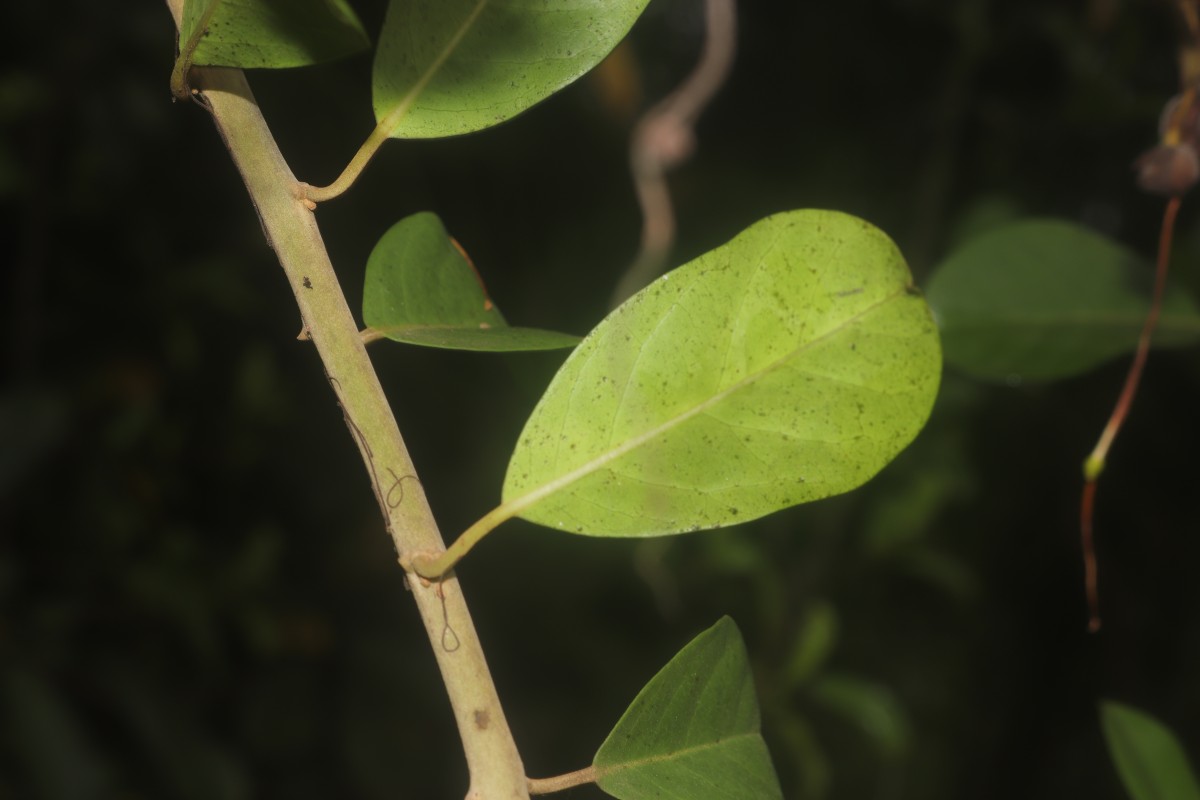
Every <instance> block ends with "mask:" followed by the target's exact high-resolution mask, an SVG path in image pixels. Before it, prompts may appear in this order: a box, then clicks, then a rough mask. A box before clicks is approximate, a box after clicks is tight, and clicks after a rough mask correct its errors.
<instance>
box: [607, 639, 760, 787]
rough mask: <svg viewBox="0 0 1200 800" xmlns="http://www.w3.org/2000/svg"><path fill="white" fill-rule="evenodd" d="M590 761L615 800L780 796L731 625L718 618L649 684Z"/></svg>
mask: <svg viewBox="0 0 1200 800" xmlns="http://www.w3.org/2000/svg"><path fill="white" fill-rule="evenodd" d="M593 764H594V766H595V768H596V772H597V778H596V783H597V784H598V785H599V786H600V788H601V789H603V790H604V791H606V792H608V793H609V794H610V795H612V796H613V797H617V798H620V800H650V799H651V798H653V799H654V800H728V798H731V797H744V798H753V800H770V798H776V797H779V798H782V797H783V795H782V793H781V792H780V789H779V780H778V778H776V776H775V768H774V767H773V766H772V765H771V756H770V754H769V753H768V752H767V746H766V743H765V742H763V739H762V735H761V734H760V733H759V714H758V699H757V698H756V697H755V694H754V681H753V678H752V677H751V674H750V664H749V662H748V660H747V658H746V646H745V644H744V643H743V642H742V636H741V634H740V633H738V629H737V625H735V624H734V622H733V620H731V619H730V618H729V617H722V618H721V619H720V620H719V621H718V622H717V624H716V625H714V626H712V627H711V628H709V629H708V630H707V631H705V632H704V633H702V634H700V635H699V636H697V637H696V638H695V639H693V640H692V641H691V642H690V643H689V644H688V645H687V646H686V647H684V648H683V649H682V650H680V651H679V653H678V654H676V656H675V657H674V658H673V659H671V661H670V663H668V664H667V665H666V666H665V667H663V668H662V671H660V672H659V673H658V674H657V675H655V676H654V677H653V678H651V679H650V682H649V683H647V684H646V686H645V688H644V689H642V691H641V692H640V693H639V694H638V696H637V697H636V698H635V699H634V701H633V703H632V704H631V705H630V706H629V708H628V710H626V712H625V714H624V716H622V717H621V719H620V721H619V722H618V723H617V725H616V727H614V728H613V730H612V733H610V734H609V736H608V738H607V739H606V740H605V741H604V744H602V745H601V746H600V749H599V750H598V751H597V752H596V758H595V760H594V762H593Z"/></svg>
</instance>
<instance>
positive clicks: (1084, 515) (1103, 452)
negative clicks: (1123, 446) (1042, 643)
mask: <svg viewBox="0 0 1200 800" xmlns="http://www.w3.org/2000/svg"><path fill="white" fill-rule="evenodd" d="M1179 203H1180V198H1179V196H1175V197H1172V198H1171V199H1170V200H1168V201H1167V207H1166V208H1165V209H1164V210H1163V222H1162V230H1161V232H1160V233H1159V237H1158V263H1157V266H1156V269H1155V274H1154V296H1153V298H1152V299H1151V301H1150V311H1149V312H1148V313H1147V314H1146V321H1145V322H1144V323H1143V324H1142V333H1141V336H1139V337H1138V343H1137V350H1136V351H1135V352H1134V355H1133V363H1132V364H1130V365H1129V373H1128V374H1127V375H1126V376H1125V385H1124V386H1123V387H1121V394H1120V395H1119V396H1118V397H1117V404H1116V406H1115V407H1114V408H1113V411H1112V414H1111V415H1110V416H1109V418H1108V424H1107V425H1105V426H1104V431H1103V432H1102V433H1101V434H1100V440H1099V441H1098V442H1096V446H1095V447H1094V448H1092V452H1091V453H1090V454H1089V455H1088V457H1087V460H1085V461H1084V462H1083V478H1084V485H1083V497H1082V498H1081V500H1080V503H1079V529H1080V541H1081V545H1082V549H1083V570H1084V583H1085V586H1086V591H1087V601H1088V612H1089V620H1088V630H1090V631H1098V630H1100V596H1099V591H1098V589H1097V578H1096V550H1095V544H1094V538H1093V533H1092V518H1093V512H1094V509H1095V505H1096V482H1097V481H1098V480H1099V479H1100V474H1101V473H1102V472H1104V464H1105V459H1106V458H1107V457H1108V450H1109V448H1110V447H1112V443H1113V441H1114V440H1115V439H1116V438H1117V434H1118V433H1120V431H1121V426H1122V425H1124V424H1125V419H1126V418H1127V417H1128V416H1129V409H1130V408H1131V407H1132V406H1133V398H1134V397H1135V396H1136V395H1137V389H1138V385H1139V384H1140V383H1141V380H1142V370H1143V369H1144V368H1145V366H1146V357H1147V356H1148V355H1149V354H1150V340H1151V338H1152V337H1153V335H1154V329H1155V328H1156V327H1158V317H1159V314H1160V313H1161V312H1162V302H1163V293H1164V292H1165V291H1166V288H1167V268H1168V266H1169V265H1170V262H1171V237H1172V236H1173V234H1174V231H1175V218H1176V217H1177V216H1178V215H1179Z"/></svg>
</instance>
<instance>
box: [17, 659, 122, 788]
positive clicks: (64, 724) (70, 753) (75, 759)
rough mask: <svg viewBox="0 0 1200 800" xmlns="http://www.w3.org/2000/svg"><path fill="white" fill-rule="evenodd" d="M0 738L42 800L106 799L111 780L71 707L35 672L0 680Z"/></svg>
mask: <svg viewBox="0 0 1200 800" xmlns="http://www.w3.org/2000/svg"><path fill="white" fill-rule="evenodd" d="M0 712H2V713H0V719H2V720H3V729H2V730H3V736H4V740H5V742H6V744H7V745H9V747H10V750H9V752H10V753H11V755H12V756H14V757H15V761H16V762H17V763H18V764H20V766H21V767H22V768H23V771H24V772H25V773H26V776H27V778H28V781H29V786H31V787H32V788H33V790H34V796H35V797H38V798H41V799H42V800H90V799H91V798H94V797H101V796H103V795H104V787H105V785H106V784H107V783H108V778H109V776H108V775H106V774H105V768H104V765H103V761H102V759H101V756H100V753H99V752H98V751H97V750H96V748H95V746H94V745H93V744H92V742H91V741H89V737H88V736H87V735H86V733H85V731H84V728H83V726H82V725H81V724H80V721H79V719H78V718H77V717H76V715H75V714H74V713H73V712H72V710H71V707H70V704H69V703H68V702H67V700H66V699H65V698H63V697H62V696H61V695H60V694H59V692H58V691H57V690H56V689H55V688H54V686H52V685H51V684H50V683H48V682H46V681H45V680H43V679H42V678H41V677H40V676H39V675H36V674H35V673H33V672H30V671H27V670H24V669H19V668H10V669H8V670H6V671H5V672H4V673H3V674H2V675H0Z"/></svg>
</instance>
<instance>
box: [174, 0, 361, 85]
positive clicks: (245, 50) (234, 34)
mask: <svg viewBox="0 0 1200 800" xmlns="http://www.w3.org/2000/svg"><path fill="white" fill-rule="evenodd" d="M198 28H203V29H204V30H205V32H204V33H203V34H202V35H201V36H200V38H199V40H198V41H197V42H196V47H195V49H194V50H193V51H192V60H191V63H193V64H197V65H211V66H219V67H239V68H242V69H250V68H254V67H267V68H280V67H300V66H304V65H307V64H316V63H319V62H322V61H330V60H333V59H335V58H341V57H343V56H347V55H350V54H351V53H357V52H359V51H361V50H366V49H367V48H368V47H370V45H371V43H370V41H369V40H368V39H367V34H366V31H364V30H363V26H362V23H361V22H359V21H358V17H357V16H356V15H355V14H354V10H353V9H351V8H350V6H349V4H348V3H347V2H346V0H207V2H205V0H188V2H187V3H186V4H185V5H184V9H183V24H182V26H181V27H180V32H179V41H180V46H181V47H186V46H187V43H188V42H190V41H191V40H192V37H193V34H194V33H195V32H196V30H197V29H198Z"/></svg>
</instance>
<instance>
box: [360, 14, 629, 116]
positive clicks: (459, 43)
mask: <svg viewBox="0 0 1200 800" xmlns="http://www.w3.org/2000/svg"><path fill="white" fill-rule="evenodd" d="M647 2H648V0H541V1H540V2H537V3H530V2H528V0H392V2H391V4H390V5H389V6H388V11H387V17H386V18H385V20H384V23H383V31H382V33H381V34H380V37H379V46H378V49H377V51H376V55H375V71H374V105H375V116H376V119H377V120H379V121H380V122H383V121H384V120H385V119H387V120H391V126H390V131H389V134H390V135H391V136H394V137H398V138H407V139H422V138H431V137H439V136H454V135H456V134H461V133H470V132H472V131H478V130H482V129H484V128H488V127H491V126H492V125H495V124H497V123H499V122H503V121H504V120H507V119H510V118H512V117H514V116H516V115H517V114H519V113H521V112H522V111H524V110H526V109H527V108H529V107H530V106H532V105H534V104H536V103H539V102H541V101H542V100H544V99H546V98H547V97H549V96H550V95H552V94H554V93H555V92H557V91H558V90H560V89H562V88H563V87H565V86H567V85H568V84H570V83H571V82H573V81H574V80H576V79H577V78H579V77H580V76H582V75H583V74H584V73H586V72H587V71H588V70H590V69H591V68H592V67H594V66H596V65H597V64H599V63H600V61H601V60H602V59H603V58H604V57H605V56H606V55H608V53H609V52H610V51H611V50H612V49H613V48H614V47H616V45H617V43H618V42H620V41H621V39H622V38H624V37H625V34H626V33H628V32H629V29H630V27H632V25H633V23H634V21H636V20H637V18H638V16H639V15H640V14H641V13H642V10H643V9H644V8H645V7H646V3H647ZM392 115H395V118H394V119H392Z"/></svg>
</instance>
